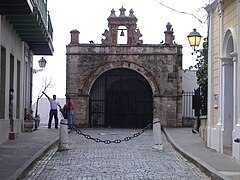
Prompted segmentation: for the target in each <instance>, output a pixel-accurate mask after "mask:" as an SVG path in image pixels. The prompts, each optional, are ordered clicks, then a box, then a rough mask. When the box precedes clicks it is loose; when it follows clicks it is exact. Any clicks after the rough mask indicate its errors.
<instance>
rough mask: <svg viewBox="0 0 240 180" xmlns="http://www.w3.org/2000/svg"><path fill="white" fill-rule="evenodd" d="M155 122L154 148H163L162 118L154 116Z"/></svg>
mask: <svg viewBox="0 0 240 180" xmlns="http://www.w3.org/2000/svg"><path fill="white" fill-rule="evenodd" d="M153 123H154V124H153V148H154V149H158V150H163V147H162V136H161V123H160V120H159V119H158V118H154V119H153Z"/></svg>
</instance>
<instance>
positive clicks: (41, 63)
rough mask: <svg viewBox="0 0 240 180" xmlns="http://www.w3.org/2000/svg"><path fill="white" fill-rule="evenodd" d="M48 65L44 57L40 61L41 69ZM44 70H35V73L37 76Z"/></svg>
mask: <svg viewBox="0 0 240 180" xmlns="http://www.w3.org/2000/svg"><path fill="white" fill-rule="evenodd" d="M46 63H47V61H46V60H45V59H44V58H43V57H42V58H41V59H40V60H39V61H38V64H39V67H40V68H45V66H46ZM42 70H43V69H33V73H34V74H36V73H37V72H39V71H42Z"/></svg>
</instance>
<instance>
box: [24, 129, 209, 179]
mask: <svg viewBox="0 0 240 180" xmlns="http://www.w3.org/2000/svg"><path fill="white" fill-rule="evenodd" d="M82 132H83V133H84V134H88V135H90V136H91V137H94V138H99V139H101V140H116V139H124V138H126V137H132V136H133V135H134V134H136V133H137V132H139V130H138V129H82ZM152 133H153V132H152V130H147V131H146V132H144V133H143V134H141V135H140V136H138V137H136V138H133V139H131V140H130V141H128V142H126V141H123V142H121V143H111V144H105V143H97V142H94V141H93V140H91V139H86V138H85V137H84V136H82V135H80V134H78V133H76V132H75V131H73V132H71V133H69V147H70V149H69V150H66V151H57V148H58V147H55V148H52V149H51V150H50V151H48V153H47V154H45V156H44V157H43V158H41V159H40V160H39V161H37V163H36V164H35V165H34V166H33V167H32V169H30V171H29V172H28V173H27V174H26V175H25V177H23V178H22V179H29V180H30V179H31V180H32V179H44V180H48V179H54V180H55V179H61V180H65V179H66V180H67V179H74V180H75V179H79V180H108V179H112V180H123V179H124V180H125V179H126V180H136V179H142V180H146V179H149V180H157V179H174V180H177V179H179V180H185V179H186V180H187V179H189V180H198V179H199V180H203V179H210V178H209V177H207V176H206V175H205V174H203V173H202V172H201V171H200V170H199V169H198V168H197V167H196V166H195V165H193V164H191V163H189V162H188V161H187V160H186V159H185V158H183V157H182V156H181V155H180V154H179V153H178V152H176V151H175V150H174V149H173V148H172V146H171V145H170V144H169V143H168V142H167V140H166V137H165V134H164V133H162V143H163V150H157V149H154V148H153V134H152Z"/></svg>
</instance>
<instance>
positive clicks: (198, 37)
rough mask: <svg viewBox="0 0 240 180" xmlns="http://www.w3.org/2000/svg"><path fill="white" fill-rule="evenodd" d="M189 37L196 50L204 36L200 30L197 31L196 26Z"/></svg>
mask: <svg viewBox="0 0 240 180" xmlns="http://www.w3.org/2000/svg"><path fill="white" fill-rule="evenodd" d="M187 37H188V42H189V44H190V46H191V47H192V48H193V50H194V51H196V47H198V46H199V44H200V42H201V38H202V36H201V35H200V33H199V32H197V31H196V28H194V29H193V32H191V33H190V34H189V35H188V36H187Z"/></svg>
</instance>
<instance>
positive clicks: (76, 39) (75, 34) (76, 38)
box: [70, 29, 80, 44]
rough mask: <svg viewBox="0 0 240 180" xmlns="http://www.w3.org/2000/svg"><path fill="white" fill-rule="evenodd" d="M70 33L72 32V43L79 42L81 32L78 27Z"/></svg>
mask: <svg viewBox="0 0 240 180" xmlns="http://www.w3.org/2000/svg"><path fill="white" fill-rule="evenodd" d="M70 33H71V42H70V44H79V33H80V32H79V31H78V30H77V29H74V30H72V31H71V32H70Z"/></svg>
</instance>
